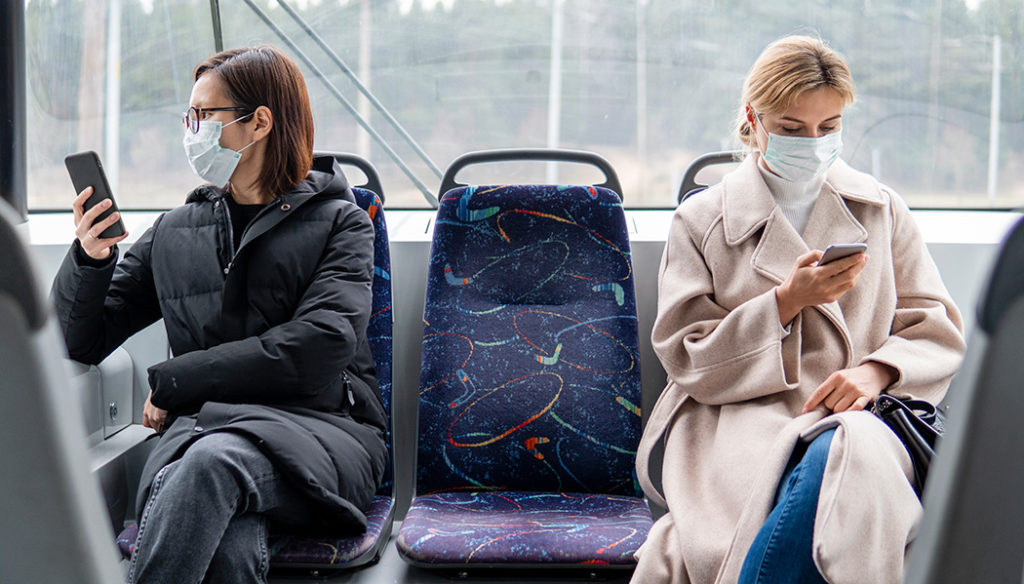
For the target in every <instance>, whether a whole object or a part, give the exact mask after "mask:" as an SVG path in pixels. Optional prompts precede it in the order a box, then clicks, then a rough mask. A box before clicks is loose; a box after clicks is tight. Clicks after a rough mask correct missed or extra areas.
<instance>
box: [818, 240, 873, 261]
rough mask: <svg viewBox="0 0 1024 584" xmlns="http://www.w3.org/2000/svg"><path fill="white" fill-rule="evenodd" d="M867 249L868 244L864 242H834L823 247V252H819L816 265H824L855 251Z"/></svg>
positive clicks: (859, 251) (860, 251)
mask: <svg viewBox="0 0 1024 584" xmlns="http://www.w3.org/2000/svg"><path fill="white" fill-rule="evenodd" d="M867 250H868V244H866V243H834V244H832V245H830V246H828V247H827V248H825V253H823V254H821V259H820V260H818V265H819V266H824V265H825V264H827V263H829V262H834V261H836V260H838V259H841V258H845V257H847V256H852V255H853V254H855V253H864V252H866V251H867Z"/></svg>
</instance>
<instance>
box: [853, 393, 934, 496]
mask: <svg viewBox="0 0 1024 584" xmlns="http://www.w3.org/2000/svg"><path fill="white" fill-rule="evenodd" d="M871 411H872V412H874V414H875V415H876V416H878V417H879V418H881V419H882V421H883V422H885V424H886V425H887V426H889V428H891V429H892V431H893V432H895V433H896V436H897V437H898V438H899V439H900V442H903V446H904V447H905V448H906V449H907V452H908V453H910V460H911V462H913V463H914V475H915V477H916V479H917V480H916V481H915V483H916V484H915V485H914V490H915V491H917V496H918V497H920V496H921V493H922V492H923V491H924V481H925V479H926V478H927V477H928V467H929V465H930V464H931V461H932V458H933V457H934V456H935V447H936V445H937V443H938V441H939V438H941V437H942V433H943V432H944V431H945V419H946V417H945V416H944V415H943V414H942V412H941V411H939V410H938V409H937V408H936V407H935V406H933V405H932V404H930V403H928V402H926V401H924V400H919V399H906V400H905V399H900V398H897V397H893V396H891V395H887V394H882V395H880V396H878V399H876V400H875V405H874V406H873V407H872V408H871Z"/></svg>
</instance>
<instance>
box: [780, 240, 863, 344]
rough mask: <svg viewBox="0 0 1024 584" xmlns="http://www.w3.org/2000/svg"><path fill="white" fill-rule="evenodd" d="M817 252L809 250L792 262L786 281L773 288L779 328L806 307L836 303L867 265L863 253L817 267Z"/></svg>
mask: <svg viewBox="0 0 1024 584" xmlns="http://www.w3.org/2000/svg"><path fill="white" fill-rule="evenodd" d="M821 253H822V252H820V251H818V250H811V251H809V252H807V253H805V254H804V255H802V256H800V257H798V258H797V259H796V264H795V265H794V266H793V269H792V271H790V272H789V276H787V277H786V281H785V282H783V283H782V284H781V285H780V286H779V287H778V288H776V289H775V299H776V301H777V302H778V303H779V321H780V322H781V323H782V324H783V326H785V325H787V324H789V322H790V321H791V320H793V319H794V318H796V315H797V314H800V311H801V310H803V309H804V307H807V306H817V305H819V304H827V303H829V302H834V301H836V300H838V299H839V298H840V297H841V296H842V295H843V294H846V293H847V292H848V291H849V290H850V289H851V288H853V287H854V286H855V285H856V284H857V279H858V278H859V277H860V273H861V272H862V271H863V270H864V266H865V265H866V264H867V262H868V256H867V254H863V253H858V254H854V255H852V256H847V257H845V258H842V259H838V260H836V261H834V262H829V263H827V264H825V265H824V266H819V265H817V264H816V262H817V261H818V260H819V259H821Z"/></svg>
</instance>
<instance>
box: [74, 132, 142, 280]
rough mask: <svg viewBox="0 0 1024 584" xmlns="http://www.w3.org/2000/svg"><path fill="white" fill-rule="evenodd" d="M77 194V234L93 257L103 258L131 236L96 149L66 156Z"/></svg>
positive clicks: (75, 207) (83, 248)
mask: <svg viewBox="0 0 1024 584" xmlns="http://www.w3.org/2000/svg"><path fill="white" fill-rule="evenodd" d="M64 164H65V166H67V168H68V173H69V174H70V175H71V182H72V183H73V184H74V185H75V190H76V192H78V197H76V198H75V201H74V203H72V208H73V209H74V211H75V235H76V236H77V237H78V240H79V242H80V244H81V246H82V250H83V251H84V252H85V253H86V254H87V255H88V256H89V257H91V258H93V259H97V260H101V259H105V258H106V257H108V256H109V255H110V248H111V247H113V246H114V245H115V244H116V243H118V242H120V241H122V240H124V238H125V237H127V236H128V234H127V232H126V231H125V229H124V223H123V222H122V221H121V214H120V213H119V212H118V210H117V204H116V203H115V202H114V198H113V195H112V193H111V190H110V184H109V183H108V182H107V177H106V176H105V175H104V174H103V166H102V165H101V164H100V159H99V156H97V155H96V153H95V152H92V151H87V152H79V153H77V154H72V155H70V156H68V157H67V158H65V159H64Z"/></svg>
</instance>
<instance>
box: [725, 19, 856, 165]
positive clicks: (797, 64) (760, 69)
mask: <svg viewBox="0 0 1024 584" xmlns="http://www.w3.org/2000/svg"><path fill="white" fill-rule="evenodd" d="M819 87H829V88H832V89H834V90H836V91H837V92H839V95H841V96H842V98H843V105H844V106H845V105H849V104H851V103H853V98H854V91H853V78H852V77H851V76H850V69H849V68H848V67H847V66H846V62H845V61H844V60H843V58H842V57H841V56H840V55H839V53H837V52H835V51H833V50H832V49H830V48H829V47H828V46H826V45H825V43H824V42H823V41H822V40H821V39H817V38H814V37H809V36H788V37H784V38H781V39H779V40H777V41H775V42H774V43H772V44H770V45H768V46H767V47H766V48H765V49H764V51H762V52H761V55H760V56H759V57H758V58H757V61H755V62H754V66H753V67H751V68H750V73H748V74H747V79H746V81H744V82H743V97H742V99H741V101H740V111H739V115H738V116H737V119H736V134H737V136H738V137H739V139H740V142H742V143H743V144H744V145H745V146H746V147H747V148H748V149H752V148H757V142H756V140H755V139H754V135H753V131H752V128H751V127H750V122H749V121H748V119H747V111H746V109H747V106H748V105H749V106H750V107H751V108H752V109H753V110H754V112H755V113H756V114H758V115H760V114H765V113H780V112H783V111H786V110H787V109H789V106H791V105H792V104H793V102H794V101H795V100H796V98H797V97H798V96H799V95H800V94H802V93H803V92H805V91H807V90H809V89H818V88H819Z"/></svg>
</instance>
